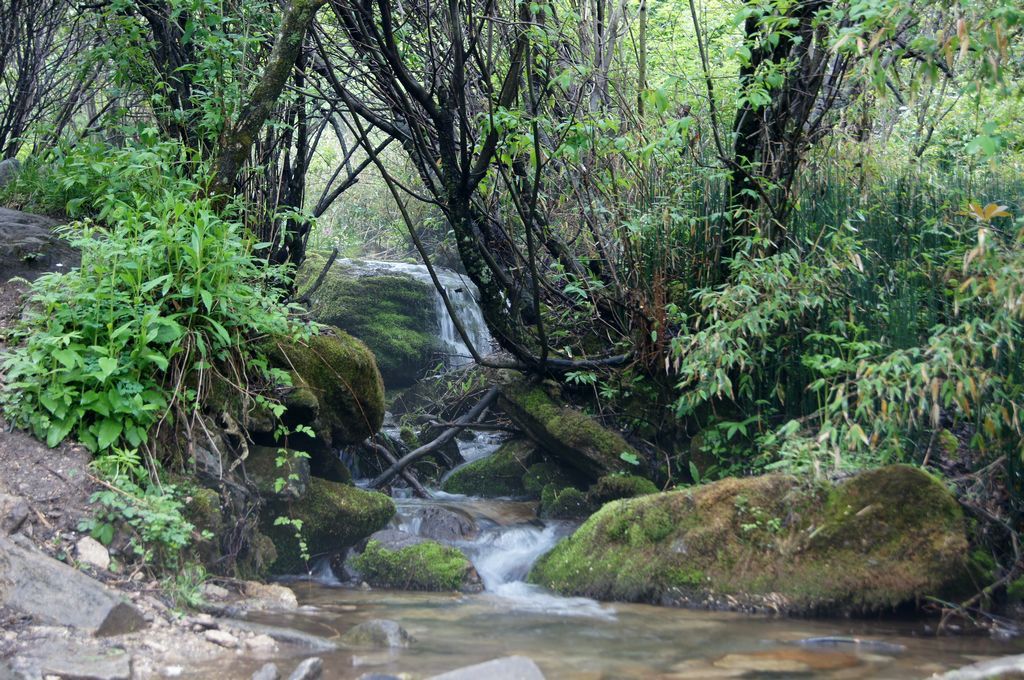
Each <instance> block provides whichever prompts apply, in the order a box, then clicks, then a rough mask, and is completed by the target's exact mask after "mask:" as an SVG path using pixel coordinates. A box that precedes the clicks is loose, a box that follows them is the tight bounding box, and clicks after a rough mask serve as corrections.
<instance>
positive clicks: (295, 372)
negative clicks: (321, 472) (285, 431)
mask: <svg viewBox="0 0 1024 680" xmlns="http://www.w3.org/2000/svg"><path fill="white" fill-rule="evenodd" d="M267 349H268V355H269V356H270V359H271V362H272V363H273V364H274V365H275V366H278V367H280V368H282V369H284V370H288V371H290V372H291V373H292V384H293V386H294V389H293V390H291V392H290V393H289V394H288V395H287V397H286V398H285V400H284V402H285V405H286V406H288V411H287V412H286V413H285V415H284V417H283V420H284V422H285V423H286V424H288V425H290V426H293V427H294V425H295V424H299V423H301V424H311V425H312V427H313V429H314V430H315V431H316V433H317V436H318V438H320V439H322V440H323V441H325V442H326V443H327V444H333V445H335V446H337V445H341V444H354V443H357V442H360V441H362V440H363V439H366V437H368V436H370V435H371V434H373V433H374V432H376V431H377V430H379V429H380V426H381V423H383V421H384V384H383V382H382V381H381V377H380V372H379V371H378V370H377V365H376V363H375V362H374V358H373V355H372V354H371V353H370V351H369V350H368V349H367V348H366V345H364V344H363V343H361V342H360V341H359V340H356V339H355V338H353V337H352V336H350V335H348V334H347V333H344V332H342V331H340V330H338V329H334V328H326V329H324V331H323V332H322V333H320V334H319V335H315V336H313V337H312V338H310V339H309V340H308V341H307V342H305V343H298V342H293V341H291V340H289V339H277V340H275V341H271V342H270V343H269V344H268V347H267ZM293 439H294V437H293ZM300 448H305V447H304V446H301V445H300Z"/></svg>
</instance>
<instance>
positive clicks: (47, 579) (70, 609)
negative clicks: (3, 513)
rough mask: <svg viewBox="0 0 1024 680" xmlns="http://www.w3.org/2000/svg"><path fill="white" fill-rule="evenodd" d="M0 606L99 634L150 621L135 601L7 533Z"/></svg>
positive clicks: (0, 555) (0, 561)
mask: <svg viewBox="0 0 1024 680" xmlns="http://www.w3.org/2000/svg"><path fill="white" fill-rule="evenodd" d="M69 605H73V606H69ZM0 606H7V607H10V608H12V609H14V610H17V611H20V612H24V613H25V614H28V615H30V616H32V617H33V619H36V620H37V621H39V622H40V623H56V624H59V625H62V626H70V627H72V628H79V629H83V630H87V631H90V632H92V633H94V634H96V635H121V634H123V633H132V632H135V631H137V630H141V629H143V628H145V627H146V625H147V624H146V621H145V619H144V618H143V615H142V612H140V611H139V610H138V609H137V608H136V607H135V605H133V604H130V603H129V602H126V601H125V600H123V599H122V598H121V597H119V596H118V595H117V594H116V593H115V592H113V591H111V590H109V589H108V588H107V587H106V586H104V585H103V584H102V583H100V582H99V581H97V580H95V579H93V578H91V577H89V576H86V575H85V574H84V573H82V572H80V571H78V570H77V569H72V568H71V567H69V566H68V565H66V564H64V563H63V562H58V561H57V560H55V559H53V558H52V557H50V556H49V555H45V554H43V553H41V552H39V551H38V550H35V549H32V548H28V547H23V546H22V545H18V544H16V543H15V541H14V539H8V538H0Z"/></svg>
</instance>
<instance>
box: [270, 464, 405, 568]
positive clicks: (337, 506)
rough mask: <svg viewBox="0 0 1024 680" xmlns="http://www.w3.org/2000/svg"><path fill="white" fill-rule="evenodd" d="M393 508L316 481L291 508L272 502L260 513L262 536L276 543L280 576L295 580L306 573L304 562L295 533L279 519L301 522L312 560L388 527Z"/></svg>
mask: <svg viewBox="0 0 1024 680" xmlns="http://www.w3.org/2000/svg"><path fill="white" fill-rule="evenodd" d="M394 514H395V504H394V502H393V501H392V500H391V499H390V498H389V497H387V496H385V495H384V494H382V493H377V492H375V491H363V490H362V489H357V488H356V487H354V486H349V485H347V484H339V483H337V482H331V481H328V480H326V479H320V478H319V477H312V478H311V479H310V481H309V489H308V490H307V492H306V494H305V495H304V496H303V497H302V498H300V499H298V500H296V501H292V502H273V503H271V504H270V505H269V506H268V507H267V508H266V509H264V510H263V512H262V513H261V518H262V522H263V524H262V530H263V532H264V533H265V534H266V535H267V536H269V537H270V538H271V540H273V542H274V546H275V548H276V552H277V559H276V560H275V561H274V563H273V564H272V565H271V571H272V572H274V573H276V574H296V573H300V572H304V571H305V570H306V568H307V565H306V563H305V562H304V561H303V560H302V557H301V554H300V552H301V551H300V550H299V543H298V539H297V538H296V536H295V527H294V526H293V525H292V524H287V523H285V524H279V523H277V521H278V518H281V517H283V518H287V519H293V520H300V521H301V522H302V528H301V534H302V539H303V540H304V541H305V542H306V546H307V548H308V550H309V553H310V555H322V554H331V553H336V552H340V551H341V550H343V549H345V548H347V547H349V546H352V545H355V544H356V543H358V542H359V541H361V540H362V539H364V538H366V537H367V536H369V535H370V534H372V533H374V532H375V531H379V530H381V529H383V528H384V527H385V526H387V523H388V522H389V521H390V520H391V517H392V516H393V515H394Z"/></svg>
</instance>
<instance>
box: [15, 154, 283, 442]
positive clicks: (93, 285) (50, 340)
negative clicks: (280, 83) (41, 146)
mask: <svg viewBox="0 0 1024 680" xmlns="http://www.w3.org/2000/svg"><path fill="white" fill-rule="evenodd" d="M89 151H90V154H88V155H87V156H86V157H87V158H90V159H93V160H90V161H89V162H85V161H84V160H74V159H65V162H64V163H63V164H62V165H61V166H60V167H59V169H58V171H57V176H58V178H59V179H60V181H61V182H62V183H63V185H64V186H65V187H66V188H67V189H68V190H72V189H74V190H76V191H78V196H77V197H76V198H73V199H71V201H70V202H69V206H70V209H71V210H72V211H78V210H81V209H85V208H88V210H89V211H90V212H91V213H94V214H95V215H96V216H97V219H100V220H102V221H103V223H104V226H102V227H100V226H98V225H97V224H96V223H95V222H93V221H91V220H85V221H82V222H78V223H75V224H72V225H71V226H70V227H68V228H67V229H66V230H65V234H66V236H67V238H68V239H69V240H70V241H71V243H72V244H73V245H74V246H75V247H77V248H79V249H80V250H81V253H82V264H81V267H79V268H78V269H76V270H73V271H70V272H67V273H63V274H59V273H55V274H49V275H46V276H44V277H41V278H40V279H38V280H37V281H36V282H35V283H34V284H33V287H32V291H31V294H30V297H29V302H28V308H27V309H28V312H27V315H26V318H25V320H24V321H23V322H22V323H21V324H20V326H19V327H18V328H17V329H16V330H15V332H14V337H15V339H16V340H20V341H22V342H23V344H21V345H20V346H19V347H17V348H16V349H14V350H13V351H12V352H10V353H9V354H8V355H7V356H6V357H4V359H3V361H2V364H0V366H2V368H3V370H4V373H5V376H4V377H5V381H6V384H5V386H4V388H3V392H2V395H0V400H2V403H3V407H4V412H5V414H6V415H7V416H8V417H9V418H10V419H11V420H12V421H13V422H14V423H16V424H17V425H19V426H21V427H26V428H28V429H31V430H32V432H33V433H34V434H35V435H36V436H37V437H39V438H40V439H43V440H45V441H46V442H47V443H48V444H49V445H51V446H53V445H56V444H57V443H59V442H60V441H61V440H62V439H64V437H66V436H68V435H69V434H73V435H74V436H75V437H76V438H77V439H78V440H80V441H82V442H83V443H84V444H85V445H86V446H88V447H89V448H90V449H91V450H93V451H95V452H105V451H110V450H111V449H112V447H115V446H118V445H124V446H127V447H129V448H136V447H140V446H144V445H146V444H147V443H148V442H149V439H150V432H151V430H152V428H153V427H154V426H155V425H157V423H160V422H164V421H168V420H170V421H173V418H174V417H175V416H178V415H183V414H185V413H187V412H188V409H189V408H191V407H192V406H193V405H195V404H196V403H197V402H198V401H199V400H200V398H201V396H202V392H203V390H204V389H205V385H206V381H205V380H204V372H207V371H209V370H211V369H213V368H214V367H215V366H218V365H222V364H223V363H224V362H229V361H235V362H238V361H239V360H241V362H246V361H248V362H250V363H252V362H255V363H256V364H259V359H260V358H259V357H255V356H253V355H252V349H251V348H252V347H253V346H254V345H252V344H250V343H249V341H250V340H251V339H252V338H253V337H254V336H257V335H262V334H268V333H270V334H294V333H298V332H300V330H299V328H298V327H297V326H296V325H295V324H294V323H293V322H292V321H291V320H290V319H289V317H288V315H287V309H286V308H285V307H283V306H282V305H281V303H280V301H279V300H278V298H277V295H276V294H275V291H274V288H273V282H274V280H275V279H276V278H277V277H279V276H281V272H279V271H278V270H277V268H275V267H268V266H266V264H265V263H263V262H260V261H259V260H258V259H257V258H256V257H255V256H254V254H253V251H254V248H255V247H256V246H254V244H253V243H251V241H250V240H249V239H248V238H247V236H246V234H245V231H244V228H243V226H242V225H240V224H238V223H236V222H233V221H230V220H228V219H225V218H224V217H223V216H221V214H219V212H218V211H217V210H215V208H214V206H213V205H212V204H211V201H210V199H208V198H203V197H199V198H197V196H198V195H199V194H200V186H199V185H198V184H197V183H196V182H195V181H193V180H191V179H188V176H189V175H190V174H191V173H193V172H196V171H197V168H196V167H195V166H194V164H192V163H190V162H188V161H187V159H186V158H184V157H182V155H181V153H180V151H179V148H178V147H177V146H176V145H174V144H170V143H160V144H150V145H146V144H141V145H139V146H132V147H128V148H125V149H117V150H110V153H109V154H108V155H107V156H106V157H104V158H103V159H102V160H95V159H94V156H92V155H91V151H92V150H91V149H90V150H89ZM198 170H199V171H201V168H199V169H198ZM257 245H258V244H257Z"/></svg>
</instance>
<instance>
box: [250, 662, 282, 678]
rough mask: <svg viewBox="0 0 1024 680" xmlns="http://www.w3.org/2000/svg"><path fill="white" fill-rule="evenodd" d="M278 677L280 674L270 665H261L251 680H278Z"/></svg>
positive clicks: (275, 667)
mask: <svg viewBox="0 0 1024 680" xmlns="http://www.w3.org/2000/svg"><path fill="white" fill-rule="evenodd" d="M280 677H281V673H280V672H279V671H278V670H277V666H275V665H274V664H272V663H265V664H263V666H261V667H260V669H259V670H258V671H256V672H255V673H253V674H252V680H278V678H280Z"/></svg>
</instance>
